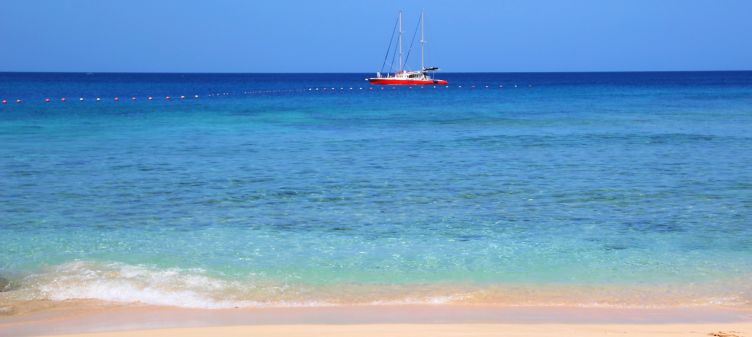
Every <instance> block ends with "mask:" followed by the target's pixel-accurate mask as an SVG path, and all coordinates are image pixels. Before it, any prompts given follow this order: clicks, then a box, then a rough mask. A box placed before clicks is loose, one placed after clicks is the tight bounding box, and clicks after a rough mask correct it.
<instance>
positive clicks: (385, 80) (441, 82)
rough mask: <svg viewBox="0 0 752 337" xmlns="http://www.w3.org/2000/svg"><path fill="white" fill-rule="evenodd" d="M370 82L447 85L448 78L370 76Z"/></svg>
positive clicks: (381, 83)
mask: <svg viewBox="0 0 752 337" xmlns="http://www.w3.org/2000/svg"><path fill="white" fill-rule="evenodd" d="M368 83H371V84H380V85H447V84H448V83H449V82H447V81H446V80H418V79H397V78H378V77H377V78H369V79H368Z"/></svg>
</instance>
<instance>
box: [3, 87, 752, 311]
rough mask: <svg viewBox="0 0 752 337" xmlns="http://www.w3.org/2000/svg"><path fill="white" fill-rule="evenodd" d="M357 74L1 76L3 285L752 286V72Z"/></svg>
mask: <svg viewBox="0 0 752 337" xmlns="http://www.w3.org/2000/svg"><path fill="white" fill-rule="evenodd" d="M364 77H365V75H360V74H329V75H327V74H317V75H282V76H274V75H198V74H193V75H192V74H185V75H138V74H136V75H126V74H90V75H85V74H0V99H3V98H5V99H8V100H9V101H10V102H9V103H8V104H4V105H0V144H2V146H0V215H2V216H1V217H0V218H1V219H0V276H2V277H5V278H7V279H10V280H12V282H13V284H14V290H13V291H10V292H6V293H0V304H1V303H2V302H3V301H5V302H15V301H20V300H29V299H52V300H70V299H90V298H93V299H100V300H108V301H118V302H144V303H151V304H168V305H177V306H187V307H210V308H214V307H231V306H255V305H328V304H341V303H446V302H471V303H476V302H481V303H512V304H521V303H526V304H529V303H534V304H559V303H573V304H578V305H593V304H595V305H598V304H604V303H605V304H617V305H664V304H676V303H682V304H684V303H692V304H715V303H723V304H742V305H745V304H751V303H752V286H750V285H749V282H747V281H746V280H748V279H749V277H750V274H752V169H750V168H749V166H750V164H752V135H751V133H750V132H751V131H752V73H749V72H730V73H728V72H726V73H632V74H619V73H611V74H607V73H604V74H445V77H447V78H448V79H449V80H450V86H449V87H448V88H440V87H439V88H433V87H423V88H420V87H415V88H408V87H401V88H391V87H388V88H386V89H381V87H368V86H367V83H365V82H364V81H363V80H362V79H363V78H364ZM460 86H461V87H460ZM324 88H326V90H324ZM350 88H352V89H350ZM361 88H362V89H361ZM165 95H171V97H172V99H171V100H169V101H168V100H165V99H164V96H165ZM180 95H185V96H186V98H185V99H183V100H181V99H179V97H180ZM194 95H198V98H194ZM64 96H65V97H66V98H67V101H66V102H60V100H59V99H60V97H64ZM79 96H81V97H84V101H79ZM115 96H118V97H120V101H119V102H115V101H114V100H113V97H115ZM131 96H136V98H137V99H136V100H135V101H132V100H131V99H130V97H131ZM147 96H154V97H155V99H154V100H152V101H149V100H147V99H146V97H147ZM45 97H51V100H52V102H50V103H44V102H43V98H45ZM96 97H101V98H102V100H101V101H99V102H96V101H95V98H96ZM17 98H22V99H23V103H21V104H16V103H15V100H16V99H17Z"/></svg>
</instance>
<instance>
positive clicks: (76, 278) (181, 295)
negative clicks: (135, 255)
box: [26, 261, 264, 309]
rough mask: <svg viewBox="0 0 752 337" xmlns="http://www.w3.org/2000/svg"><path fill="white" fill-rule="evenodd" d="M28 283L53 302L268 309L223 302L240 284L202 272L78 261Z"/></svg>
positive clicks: (246, 302)
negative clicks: (74, 300)
mask: <svg viewBox="0 0 752 337" xmlns="http://www.w3.org/2000/svg"><path fill="white" fill-rule="evenodd" d="M26 283H29V284H33V285H35V287H36V288H37V290H38V291H39V293H40V294H41V296H42V297H43V298H46V299H50V300H54V301H64V300H72V299H96V300H103V301H111V302H120V303H143V304H152V305H168V306H179V307H186V308H207V309H212V308H233V307H249V306H262V305H264V304H263V303H260V302H256V301H247V300H233V299H223V298H222V297H223V296H222V295H223V294H226V293H227V292H228V291H230V290H232V289H234V288H238V287H239V285H238V284H237V283H235V282H232V281H227V280H222V279H219V278H214V277H211V276H209V275H207V273H206V272H205V271H204V270H202V269H180V268H168V269H157V268H154V267H148V266H142V265H127V264H121V263H106V264H101V263H93V262H84V261H75V262H69V263H65V264H62V265H59V266H56V267H54V268H51V269H50V270H47V271H45V272H43V273H40V274H36V275H33V276H30V277H28V278H27V282H26Z"/></svg>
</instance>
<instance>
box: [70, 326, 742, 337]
mask: <svg viewBox="0 0 752 337" xmlns="http://www.w3.org/2000/svg"><path fill="white" fill-rule="evenodd" d="M750 333H752V323H735V324H728V323H727V324H627V325H623V324H356V325H255V326H254V325H252V326H230V327H207V328H181V329H156V330H138V331H120V332H101V333H91V334H78V335H67V336H71V337H72V336H80V337H129V336H143V337H168V336H169V337H171V336H182V337H198V336H224V337H241V336H242V337H247V336H269V337H311V336H321V337H324V336H326V337H339V336H341V337H352V336H359V337H387V336H388V337H415V336H431V337H459V336H467V337H473V336H474V337H486V336H489V337H490V336H510V337H512V336H533V337H544V336H545V337H549V336H551V337H553V336H556V337H559V336H581V337H595V336H635V337H637V336H644V337H662V336H688V337H689V336H698V337H699V336H704V337H707V336H717V337H737V336H739V337H741V336H752V334H750Z"/></svg>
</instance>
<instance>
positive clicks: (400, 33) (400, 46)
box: [399, 11, 405, 72]
mask: <svg viewBox="0 0 752 337" xmlns="http://www.w3.org/2000/svg"><path fill="white" fill-rule="evenodd" d="M399 54H400V59H399V70H400V72H402V70H404V69H405V68H404V66H405V65H404V63H402V11H400V12H399Z"/></svg>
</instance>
